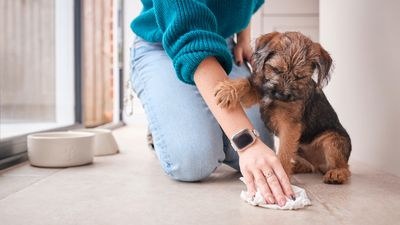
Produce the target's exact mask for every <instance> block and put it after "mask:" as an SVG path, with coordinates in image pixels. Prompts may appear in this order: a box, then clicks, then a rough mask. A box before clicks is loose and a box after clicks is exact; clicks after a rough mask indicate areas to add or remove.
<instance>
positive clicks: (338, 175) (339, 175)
mask: <svg viewBox="0 0 400 225" xmlns="http://www.w3.org/2000/svg"><path fill="white" fill-rule="evenodd" d="M349 176H350V171H349V170H348V169H346V168H337V169H332V170H329V171H328V172H326V173H325V175H324V178H323V179H324V183H326V184H343V183H345V182H346V181H347V180H348V178H349Z"/></svg>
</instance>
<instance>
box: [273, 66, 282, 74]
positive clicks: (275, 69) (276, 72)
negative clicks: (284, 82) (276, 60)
mask: <svg viewBox="0 0 400 225" xmlns="http://www.w3.org/2000/svg"><path fill="white" fill-rule="evenodd" d="M271 69H272V71H274V73H275V74H282V73H283V72H282V71H280V70H279V69H277V68H276V67H271Z"/></svg>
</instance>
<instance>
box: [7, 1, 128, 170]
mask: <svg viewBox="0 0 400 225" xmlns="http://www.w3.org/2000/svg"><path fill="white" fill-rule="evenodd" d="M121 13H122V0H100V1H82V0H1V1H0V29H1V30H2V31H3V32H2V33H1V34H0V169H1V168H4V167H5V166H6V165H9V164H11V162H13V163H15V162H17V161H21V160H26V150H27V146H26V135H27V134H30V133H34V132H40V131H47V130H68V129H71V128H73V127H76V126H86V127H94V126H99V125H104V124H106V123H114V124H115V123H120V121H121V119H122V116H121V111H122V110H121V102H122V101H121V96H122V84H121V81H122V80H123V78H122V69H121V68H122V63H121V61H122V60H121V55H122V48H121V43H122V30H121V28H122V24H121V20H120V18H121V16H122V15H121ZM90 35H91V36H90Z"/></svg>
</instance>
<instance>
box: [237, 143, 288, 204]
mask: <svg viewBox="0 0 400 225" xmlns="http://www.w3.org/2000/svg"><path fill="white" fill-rule="evenodd" d="M239 156H240V157H239V158H240V159H239V160H240V161H239V164H240V170H241V172H242V174H243V176H244V179H245V182H246V186H247V192H248V193H249V194H250V195H251V196H254V195H255V193H256V190H257V188H258V190H259V191H260V193H261V195H262V196H263V197H264V199H265V200H266V202H267V203H269V204H274V203H277V204H278V205H279V206H284V205H285V204H286V198H285V196H287V197H289V198H291V199H293V200H294V199H295V195H294V193H293V190H292V186H291V184H290V182H289V178H288V176H287V175H286V173H285V171H284V170H283V167H282V165H281V163H280V161H279V159H278V158H277V156H276V155H275V153H274V152H273V151H272V150H271V149H270V148H269V147H268V146H266V145H265V144H264V143H263V142H262V141H260V140H259V139H257V141H256V142H255V143H254V144H253V145H252V146H250V147H249V148H248V149H246V150H245V151H243V152H239Z"/></svg>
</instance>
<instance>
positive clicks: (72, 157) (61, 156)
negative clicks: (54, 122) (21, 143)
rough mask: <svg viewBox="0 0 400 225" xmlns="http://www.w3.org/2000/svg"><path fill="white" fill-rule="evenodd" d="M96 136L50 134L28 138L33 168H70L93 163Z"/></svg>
mask: <svg viewBox="0 0 400 225" xmlns="http://www.w3.org/2000/svg"><path fill="white" fill-rule="evenodd" d="M93 150H94V134H91V133H87V132H48V133H37V134H31V135H29V136H28V157H29V161H30V163H31V164H32V165H33V166H39V167H70V166H80V165H84V164H88V163H91V162H92V161H93Z"/></svg>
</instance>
